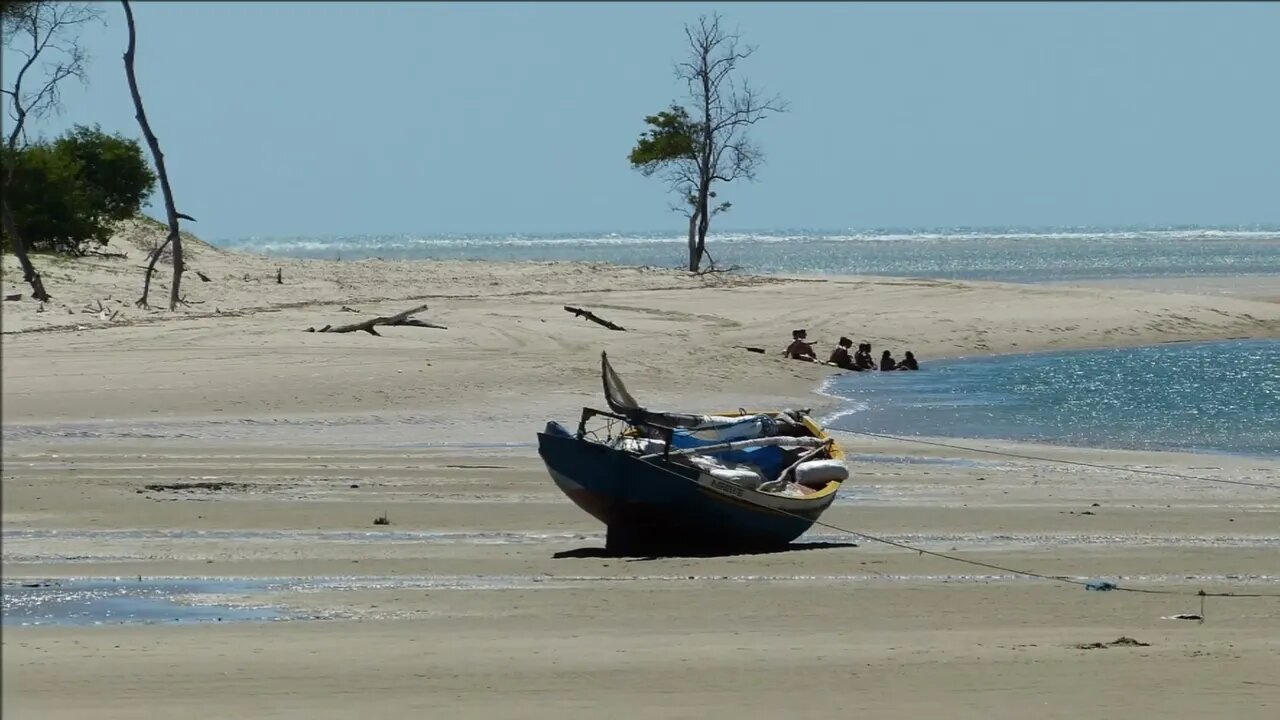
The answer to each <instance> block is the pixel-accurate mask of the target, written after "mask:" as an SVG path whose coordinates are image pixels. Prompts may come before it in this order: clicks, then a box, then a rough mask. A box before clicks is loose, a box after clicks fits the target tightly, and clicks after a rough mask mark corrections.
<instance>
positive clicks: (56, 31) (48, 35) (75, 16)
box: [0, 0, 101, 302]
mask: <svg viewBox="0 0 1280 720" xmlns="http://www.w3.org/2000/svg"><path fill="white" fill-rule="evenodd" d="M5 11H6V12H5V13H4V17H3V31H4V33H3V34H4V45H5V48H6V49H9V50H12V51H13V52H14V53H15V54H17V55H19V56H21V57H22V62H21V64H19V65H18V70H17V72H16V73H15V74H14V75H13V86H12V87H8V86H6V87H3V88H0V96H3V97H4V98H6V99H7V101H8V102H7V103H6V108H5V109H6V111H7V112H8V115H9V120H10V122H11V125H10V127H9V133H8V136H7V137H6V138H5V148H6V150H7V151H8V157H9V162H8V163H6V164H7V165H8V167H6V168H4V175H3V178H2V179H0V180H2V182H0V214H3V216H4V219H3V226H2V227H3V229H4V234H5V235H6V236H8V238H9V242H10V244H12V246H13V254H14V255H15V256H16V257H17V258H18V264H19V265H21V266H22V279H23V281H25V282H26V283H28V284H29V285H31V297H32V298H34V299H35V300H37V301H39V302H47V301H48V300H49V293H48V292H46V291H45V288H44V280H43V278H41V277H40V273H39V271H37V270H36V268H35V265H34V264H32V262H31V258H30V256H29V255H28V248H27V238H26V237H25V236H24V235H23V234H22V229H21V228H20V227H19V225H18V222H17V220H15V219H14V217H13V213H12V212H11V207H10V204H9V188H10V186H11V185H12V184H13V180H14V174H15V172H16V170H17V163H16V162H15V160H16V157H15V155H16V152H17V148H18V141H19V140H20V139H23V138H26V136H27V120H28V119H40V118H42V117H44V116H46V115H50V114H53V113H56V112H58V110H59V109H60V108H61V107H62V97H61V95H60V94H59V88H58V86H59V85H60V84H61V83H62V81H64V80H67V79H68V78H76V79H78V80H80V81H81V82H83V81H84V79H85V64H86V61H87V59H88V56H87V55H86V54H85V52H84V49H83V48H82V47H80V43H79V41H78V40H77V39H76V38H75V36H74V34H73V32H74V29H75V27H76V26H78V25H83V24H85V23H87V22H89V21H92V20H97V19H99V18H100V17H101V11H99V10H98V9H97V8H96V7H94V6H91V5H87V4H81V3H65V2H52V1H51V0H37V1H35V2H26V3H22V4H17V3H13V4H10V6H9V7H6V8H5ZM19 39H21V40H22V41H23V42H18V41H19ZM27 41H29V42H27ZM42 59H43V60H44V61H45V62H43V63H42V64H41V65H40V70H35V68H36V65H37V62H39V61H40V60H42ZM33 70H34V71H35V72H40V71H43V73H44V74H43V80H40V79H34V82H35V85H36V90H35V91H34V92H33V91H31V90H29V89H27V88H26V87H25V83H26V82H27V81H28V80H32V79H33V78H38V77H39V76H33V75H29V73H32V72H33Z"/></svg>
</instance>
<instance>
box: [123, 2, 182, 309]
mask: <svg viewBox="0 0 1280 720" xmlns="http://www.w3.org/2000/svg"><path fill="white" fill-rule="evenodd" d="M120 4H121V5H123V6H124V17H125V20H126V21H127V22H128V24H129V46H128V48H126V49H125V51H124V71H125V74H126V75H127V76H128V77H129V92H130V94H132V95H133V108H134V111H135V112H134V116H135V117H137V118H138V125H139V126H140V127H141V128H142V135H143V137H145V138H146V139H147V145H148V146H149V147H150V148H151V156H152V157H153V158H155V161H156V175H158V176H159V177H160V191H161V192H163V193H164V211H165V215H166V216H167V217H168V220H169V236H168V237H167V238H165V241H164V242H163V243H161V244H160V247H158V248H156V249H155V250H153V251H152V252H151V257H150V259H149V261H148V263H147V270H146V277H145V278H144V279H143V281H142V297H140V298H138V300H137V302H136V303H135V304H136V305H137V306H138V307H142V308H145V307H147V295H148V293H150V292H151V275H152V273H154V272H155V266H156V260H158V259H159V258H160V254H161V253H163V252H164V249H165V247H167V246H169V245H173V282H172V283H170V284H169V309H170V310H177V309H178V303H180V302H182V299H181V297H180V296H179V294H178V292H179V290H180V288H181V285H182V271H183V270H184V267H183V264H182V233H181V231H180V230H179V228H178V218H186V219H188V220H193V219H194V218H192V217H190V216H188V215H183V214H182V213H180V212H178V210H177V206H176V205H174V202H173V189H172V188H171V187H169V173H167V172H165V169H164V153H162V152H160V141H159V140H157V139H156V136H155V133H153V132H151V124H150V123H148V122H147V111H146V110H144V109H143V107H142V95H141V93H139V92H138V78H137V76H136V75H134V72H133V59H134V50H135V49H136V48H137V31H136V30H135V28H134V25H133V9H132V8H130V7H129V0H120Z"/></svg>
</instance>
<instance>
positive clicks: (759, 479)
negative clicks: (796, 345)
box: [538, 353, 849, 552]
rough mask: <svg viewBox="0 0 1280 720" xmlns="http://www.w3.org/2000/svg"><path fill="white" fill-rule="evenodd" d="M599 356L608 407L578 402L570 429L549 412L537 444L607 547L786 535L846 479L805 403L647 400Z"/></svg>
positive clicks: (733, 542) (770, 543)
mask: <svg viewBox="0 0 1280 720" xmlns="http://www.w3.org/2000/svg"><path fill="white" fill-rule="evenodd" d="M600 359H601V374H602V378H603V383H604V395H605V401H606V403H607V404H608V406H609V410H608V411H604V410H597V409H593V408H583V409H582V416H581V418H580V419H579V422H578V427H577V429H576V431H570V430H569V429H568V428H566V427H565V426H564V425H562V424H560V423H558V422H555V421H551V422H548V423H547V426H546V429H545V430H544V431H543V432H541V433H538V454H539V455H540V456H541V457H542V460H543V462H544V463H546V466H547V470H548V471H549V472H550V474H551V478H552V479H553V480H554V481H555V483H556V485H557V486H558V487H559V488H560V489H561V490H562V491H563V492H564V493H565V494H566V495H568V496H569V498H570V499H571V500H573V501H574V502H575V503H576V504H577V505H578V506H579V507H581V508H582V509H583V510H586V511H587V512H588V513H590V514H591V515H592V516H594V517H595V518H597V519H598V520H600V521H601V522H603V523H604V524H605V526H606V527H607V529H608V547H609V549H610V550H611V551H617V552H631V551H638V552H639V551H650V550H673V551H681V550H695V549H710V548H719V549H763V548H771V547H781V546H785V545H787V544H788V543H790V542H792V541H793V540H795V539H796V538H798V537H799V536H800V535H802V534H803V533H804V532H805V531H807V530H808V529H809V528H810V527H811V526H812V525H813V523H814V521H816V520H817V519H818V517H819V516H820V515H821V514H822V513H823V511H825V510H826V509H827V508H828V507H829V506H830V505H831V503H832V502H833V501H834V500H835V497H836V493H837V491H838V490H839V488H840V485H841V483H843V482H844V481H845V480H846V479H848V476H849V473H848V470H847V469H846V467H845V464H844V453H843V451H842V450H841V449H840V446H839V444H838V443H837V442H836V441H835V439H834V438H832V437H830V436H828V435H827V433H826V431H825V430H824V429H823V428H822V427H821V426H820V425H819V424H818V423H817V422H816V421H814V419H813V418H812V417H810V416H809V413H808V411H807V410H790V409H787V410H777V411H765V412H747V411H746V410H738V411H737V412H717V413H707V414H696V413H677V412H658V411H653V410H650V409H647V408H645V407H644V406H642V405H640V403H638V402H637V401H636V399H635V398H634V397H633V396H632V395H631V393H630V392H628V390H627V388H626V386H625V385H624V384H623V382H622V378H620V377H619V376H618V374H617V372H615V371H614V369H613V367H612V365H610V363H609V358H608V355H607V354H605V353H601V356H600Z"/></svg>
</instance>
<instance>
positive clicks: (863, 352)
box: [782, 329, 920, 372]
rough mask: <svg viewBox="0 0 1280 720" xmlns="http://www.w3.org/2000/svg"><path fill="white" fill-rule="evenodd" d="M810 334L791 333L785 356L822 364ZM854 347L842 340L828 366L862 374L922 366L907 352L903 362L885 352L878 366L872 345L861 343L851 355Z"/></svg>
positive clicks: (797, 331)
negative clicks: (867, 371) (809, 336)
mask: <svg viewBox="0 0 1280 720" xmlns="http://www.w3.org/2000/svg"><path fill="white" fill-rule="evenodd" d="M807 337H808V333H807V332H805V331H804V330H803V329H801V330H792V331H791V344H790V345H788V346H787V349H786V350H784V351H783V353H782V354H783V356H784V357H787V358H790V359H792V360H804V361H806V362H820V361H819V360H818V356H817V354H816V353H814V351H813V346H812V345H810V344H809V341H808V340H807V339H806V338H807ZM852 347H853V341H852V340H850V339H849V338H847V337H842V338H840V342H839V343H838V344H837V345H836V348H835V349H834V350H832V351H831V356H830V357H828V358H827V362H826V364H827V365H834V366H836V367H838V368H840V369H841V370H853V371H856V372H861V371H863V370H877V369H878V370H919V369H920V364H919V363H917V362H916V356H915V355H913V354H912V353H911V351H910V350H908V351H907V353H906V355H905V356H903V358H902V360H894V359H893V353H891V352H889V351H888V350H885V351H884V352H883V353H881V354H880V365H879V367H877V366H876V362H875V360H873V359H872V358H871V343H867V342H864V343H859V345H858V349H857V350H855V351H854V352H853V354H850V353H849V349H850V348H852Z"/></svg>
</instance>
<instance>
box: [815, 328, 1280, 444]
mask: <svg viewBox="0 0 1280 720" xmlns="http://www.w3.org/2000/svg"><path fill="white" fill-rule="evenodd" d="M876 350H877V354H878V351H879V350H880V348H876ZM900 354H901V353H900V352H895V355H899V356H900ZM920 360H921V370H920V371H919V372H887V373H886V372H861V373H843V374H840V375H837V376H835V377H834V378H832V379H831V380H830V381H828V384H827V386H826V387H825V388H824V389H825V391H826V392H827V393H829V394H831V395H834V396H837V397H840V398H843V399H844V400H845V401H846V403H847V405H846V407H845V409H844V410H843V411H842V412H841V413H840V414H839V415H837V416H836V417H835V418H833V419H830V420H829V424H830V425H831V426H832V427H834V428H838V429H842V430H855V431H858V430H861V431H868V432H876V433H884V434H890V435H925V436H943V437H947V436H950V437H982V438H992V439H1005V440H1029V441H1037V442H1046V443H1053V444H1060V445H1081V446H1087V447H1112V448H1130V449H1152V450H1183V451H1194V452H1221V453H1231V454H1242V455H1251V456H1261V457H1269V458H1280V340H1249V341H1245V340H1241V341H1227V342H1212V343H1172V344H1165V345H1156V346H1148V347H1139V348H1125V349H1111V350H1078V351H1070V352H1054V353H1034V354H1023V355H1003V356H996V357H984V358H973V359H957V360H945V361H937V362H932V361H930V360H929V359H928V358H921V359H920Z"/></svg>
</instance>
